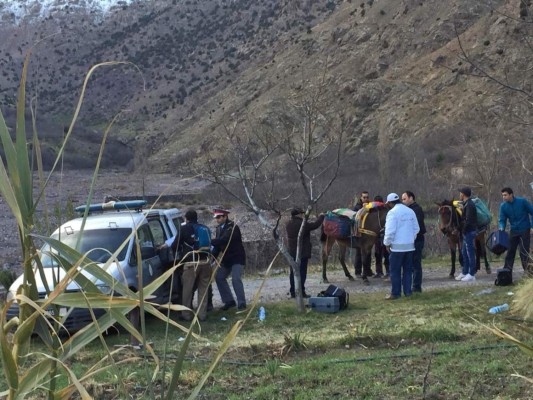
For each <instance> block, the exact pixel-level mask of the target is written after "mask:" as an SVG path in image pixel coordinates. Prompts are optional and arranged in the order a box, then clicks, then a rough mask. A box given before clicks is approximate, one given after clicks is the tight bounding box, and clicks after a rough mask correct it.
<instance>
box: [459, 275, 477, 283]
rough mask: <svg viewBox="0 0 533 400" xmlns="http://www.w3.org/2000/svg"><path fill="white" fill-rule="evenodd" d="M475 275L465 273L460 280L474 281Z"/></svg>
mask: <svg viewBox="0 0 533 400" xmlns="http://www.w3.org/2000/svg"><path fill="white" fill-rule="evenodd" d="M475 280H476V277H475V276H474V275H470V274H466V276H465V277H464V278H463V279H461V282H475Z"/></svg>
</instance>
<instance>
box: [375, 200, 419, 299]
mask: <svg viewBox="0 0 533 400" xmlns="http://www.w3.org/2000/svg"><path fill="white" fill-rule="evenodd" d="M387 203H388V204H389V206H390V207H391V210H390V211H389V212H388V213H387V218H386V220H385V237H384V238H383V244H384V245H385V246H386V247H387V250H388V251H389V253H390V256H389V268H390V278H391V283H392V290H391V293H390V294H389V295H388V296H387V297H386V299H387V300H394V299H399V298H400V297H401V295H402V286H403V294H404V296H406V297H407V296H410V295H411V284H412V280H413V253H414V251H415V238H416V235H417V233H418V232H419V231H420V227H419V226H418V221H417V219H416V214H415V212H414V211H413V210H411V209H410V208H409V207H407V206H405V205H403V204H402V203H401V201H400V197H399V196H398V195H397V194H396V193H390V194H389V195H388V196H387Z"/></svg>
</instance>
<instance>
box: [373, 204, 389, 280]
mask: <svg viewBox="0 0 533 400" xmlns="http://www.w3.org/2000/svg"><path fill="white" fill-rule="evenodd" d="M374 201H375V202H377V203H383V204H385V202H384V201H383V197H382V196H380V195H379V194H378V195H376V196H374ZM384 234H385V229H382V231H381V232H380V233H379V235H378V237H377V238H376V244H375V245H374V257H375V259H376V274H375V275H374V278H376V279H380V278H387V279H388V278H389V277H390V275H389V253H388V252H387V248H386V247H385V245H384V244H383V235H384ZM383 266H385V274H383Z"/></svg>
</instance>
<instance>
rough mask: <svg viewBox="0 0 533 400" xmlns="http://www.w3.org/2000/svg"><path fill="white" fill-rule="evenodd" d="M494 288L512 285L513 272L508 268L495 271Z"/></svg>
mask: <svg viewBox="0 0 533 400" xmlns="http://www.w3.org/2000/svg"><path fill="white" fill-rule="evenodd" d="M494 284H495V285H496V286H509V285H512V284H513V271H512V270H510V269H508V268H499V269H498V270H496V280H495V281H494Z"/></svg>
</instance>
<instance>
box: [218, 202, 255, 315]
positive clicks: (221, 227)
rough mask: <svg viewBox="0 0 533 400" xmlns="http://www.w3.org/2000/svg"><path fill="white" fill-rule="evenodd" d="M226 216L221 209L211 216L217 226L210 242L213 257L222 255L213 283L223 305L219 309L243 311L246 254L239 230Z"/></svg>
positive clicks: (244, 304)
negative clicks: (230, 284) (214, 282)
mask: <svg viewBox="0 0 533 400" xmlns="http://www.w3.org/2000/svg"><path fill="white" fill-rule="evenodd" d="M228 214H229V211H228V210H224V209H222V208H215V209H214V210H213V216H214V218H215V219H216V221H217V223H218V226H217V230H216V234H215V239H213V240H212V241H211V245H212V246H213V255H214V256H215V257H218V256H219V255H220V254H221V255H222V258H221V260H220V268H219V269H218V271H217V274H216V277H215V281H216V283H217V287H218V291H219V292H220V297H221V298H222V302H223V303H224V305H223V306H222V307H221V309H222V310H229V309H230V308H232V307H235V306H237V308H238V309H239V310H244V309H245V308H246V297H245V294H244V285H243V283H242V272H243V269H244V266H245V265H246V253H245V251H244V246H243V244H242V236H241V230H240V229H239V226H238V225H237V224H235V223H234V222H233V221H231V220H230V219H229V216H228ZM230 274H231V282H232V285H233V290H234V291H235V297H236V298H237V302H235V299H234V298H233V294H232V293H231V289H230V287H229V284H228V281H227V279H228V276H230Z"/></svg>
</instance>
